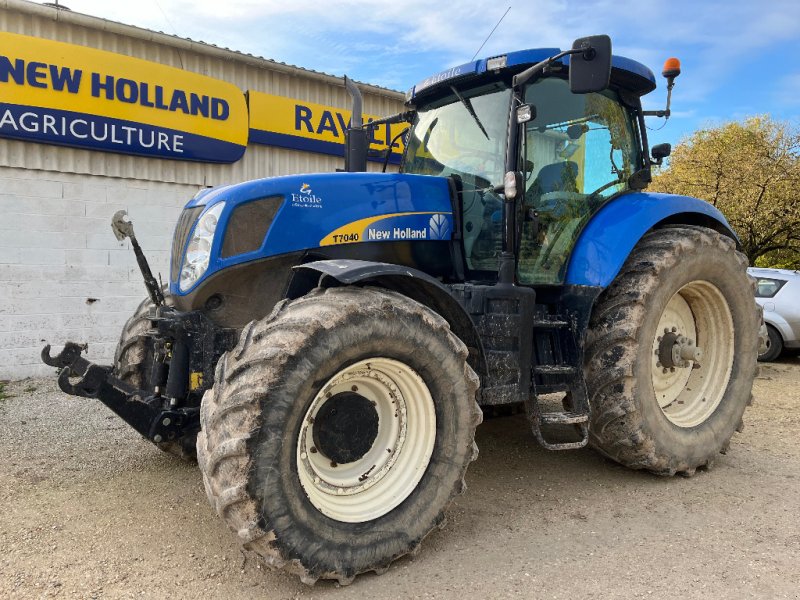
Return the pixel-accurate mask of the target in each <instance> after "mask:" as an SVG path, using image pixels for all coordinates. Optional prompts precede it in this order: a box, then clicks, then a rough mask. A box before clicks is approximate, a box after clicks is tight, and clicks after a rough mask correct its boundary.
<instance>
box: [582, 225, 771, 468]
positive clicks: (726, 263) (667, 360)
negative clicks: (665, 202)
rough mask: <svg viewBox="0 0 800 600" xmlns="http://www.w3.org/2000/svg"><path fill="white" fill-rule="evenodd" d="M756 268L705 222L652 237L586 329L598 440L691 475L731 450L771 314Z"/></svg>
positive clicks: (617, 454) (636, 460) (642, 461)
mask: <svg viewBox="0 0 800 600" xmlns="http://www.w3.org/2000/svg"><path fill="white" fill-rule="evenodd" d="M746 268H747V259H746V258H745V257H744V255H742V254H741V253H739V252H737V251H736V246H735V244H734V241H733V240H731V239H730V238H728V237H726V236H724V235H721V234H719V233H717V232H715V231H713V230H710V229H706V228H704V227H691V226H675V227H667V228H665V229H660V230H656V231H653V232H651V233H649V234H647V235H645V236H644V237H643V238H642V239H641V241H640V242H639V243H638V244H637V246H636V247H635V248H634V249H633V251H632V252H631V254H630V256H629V257H628V260H627V262H626V263H625V265H624V266H623V267H622V269H621V271H620V273H619V275H618V276H617V278H616V279H615V281H614V282H613V283H612V284H611V285H610V286H609V287H608V288H607V289H606V290H605V291H604V292H603V294H602V295H601V296H600V298H599V299H598V301H597V304H596V305H595V309H594V311H593V314H592V318H591V323H590V331H589V334H588V336H587V348H586V364H585V372H586V383H587V387H588V391H589V398H590V405H591V411H592V415H591V421H590V429H589V430H590V441H591V443H592V445H593V446H594V447H595V448H597V449H598V450H600V451H601V452H602V453H603V454H605V455H606V456H608V457H610V458H612V459H613V460H615V461H617V462H619V463H621V464H623V465H625V466H628V467H631V468H633V469H647V470H649V471H652V472H653V473H657V474H659V475H674V474H676V473H680V474H684V475H687V476H688V475H692V474H694V472H695V471H696V469H698V468H701V467H702V468H705V467H709V466H711V464H712V463H713V461H714V459H715V457H716V456H717V454H719V453H720V452H722V453H724V452H726V451H727V448H728V444H729V443H730V439H731V437H732V436H733V433H734V432H735V431H741V429H742V427H743V424H742V415H743V413H744V410H745V408H746V406H747V405H748V404H750V402H751V398H752V396H751V393H752V387H753V378H754V377H755V374H756V356H757V353H758V343H759V340H758V329H759V321H760V317H759V312H758V309H757V306H756V303H755V300H754V297H753V282H752V280H751V279H750V277H749V276H748V275H747V272H746ZM698 350H699V352H698Z"/></svg>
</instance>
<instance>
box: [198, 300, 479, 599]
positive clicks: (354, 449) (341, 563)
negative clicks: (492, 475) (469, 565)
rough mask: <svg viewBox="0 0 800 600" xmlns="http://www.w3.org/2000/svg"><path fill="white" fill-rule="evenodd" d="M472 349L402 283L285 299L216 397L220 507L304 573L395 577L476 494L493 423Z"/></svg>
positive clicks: (225, 373)
mask: <svg viewBox="0 0 800 600" xmlns="http://www.w3.org/2000/svg"><path fill="white" fill-rule="evenodd" d="M466 358H467V348H466V346H465V345H464V344H463V343H462V342H461V341H460V340H459V339H458V338H457V337H456V336H455V335H453V333H452V332H451V331H450V329H449V327H448V325H447V322H446V321H445V320H444V319H443V318H442V317H440V316H439V315H437V314H436V313H434V312H432V311H431V310H429V309H428V308H426V307H424V306H423V305H421V304H419V303H417V302H415V301H413V300H411V299H409V298H407V297H405V296H402V295H400V294H397V293H395V292H390V291H386V290H379V289H373V288H350V287H344V288H333V289H327V290H316V291H314V292H312V293H311V294H309V295H308V296H304V297H302V298H299V299H297V300H293V301H283V302H281V303H280V304H278V305H277V306H276V308H275V310H273V312H272V314H271V315H269V316H268V317H267V318H265V319H263V320H261V321H257V322H256V321H254V322H252V323H250V324H249V325H248V326H247V327H245V329H244V330H243V331H242V334H241V337H240V340H239V343H238V345H237V346H236V348H234V349H233V350H231V351H230V352H228V353H226V354H225V355H223V357H222V358H221V359H220V361H219V363H218V365H217V372H216V377H215V381H214V387H213V388H212V389H211V390H208V391H207V392H206V394H205V396H204V397H203V402H202V407H201V413H200V420H201V425H202V430H201V432H200V434H199V435H198V439H197V454H198V460H199V463H200V468H201V471H202V473H203V481H204V484H205V488H206V493H207V494H208V498H209V501H210V502H211V505H212V506H213V507H214V508H215V509H216V511H217V513H218V514H219V515H220V516H221V517H222V518H223V519H224V520H225V522H226V523H227V524H228V525H229V526H230V527H231V529H233V530H234V531H235V532H236V533H237V534H238V536H239V539H240V541H241V543H242V544H243V545H244V547H245V549H247V550H250V551H253V552H255V553H256V554H258V555H260V556H261V557H263V558H264V559H265V560H266V562H267V563H268V564H269V565H271V566H273V567H277V568H286V569H287V570H289V571H292V572H294V573H296V574H298V575H299V576H300V578H301V580H302V581H304V582H305V583H309V584H313V583H314V582H315V581H316V580H317V579H319V578H323V579H337V580H338V581H339V583H340V584H347V583H349V582H350V581H352V579H353V578H354V577H355V576H356V575H358V574H359V573H363V572H365V571H376V572H382V571H383V570H385V569H386V568H387V567H388V565H389V563H391V562H392V561H393V560H395V559H397V558H399V557H401V556H403V555H405V554H408V553H409V552H414V551H415V550H416V549H417V547H418V546H419V544H420V542H421V541H422V539H423V538H424V537H425V536H426V535H428V533H430V532H431V530H432V529H434V528H435V527H437V526H438V527H441V526H443V524H444V510H445V508H446V507H447V506H448V505H449V504H450V502H451V500H452V499H453V498H454V497H455V496H457V495H458V494H461V493H462V492H463V491H464V489H465V483H464V474H465V472H466V469H467V465H468V464H469V463H470V462H471V461H472V460H474V459H475V458H476V457H477V446H476V445H475V441H474V438H475V428H476V427H477V425H478V423H480V421H481V411H480V410H479V409H478V405H477V403H476V400H475V396H476V391H477V388H478V377H477V375H475V373H474V372H473V371H472V369H470V367H469V366H468V365H467V361H466Z"/></svg>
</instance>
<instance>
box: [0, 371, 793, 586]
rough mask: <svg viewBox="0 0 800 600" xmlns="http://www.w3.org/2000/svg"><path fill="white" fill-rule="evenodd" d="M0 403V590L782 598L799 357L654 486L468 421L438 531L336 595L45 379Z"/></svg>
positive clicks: (520, 431)
mask: <svg viewBox="0 0 800 600" xmlns="http://www.w3.org/2000/svg"><path fill="white" fill-rule="evenodd" d="M6 394H10V395H11V396H12V397H10V398H5V399H0V457H2V461H0V502H1V503H2V506H3V511H2V513H0V546H1V547H2V553H0V597H2V598H38V597H51V596H53V597H62V598H141V597H172V598H190V597H191V598H197V597H225V598H271V599H277V598H340V597H361V596H364V595H366V594H369V596H370V597H371V598H373V599H380V598H391V599H395V598H411V597H419V598H425V597H437V598H454V599H459V600H460V599H463V598H489V597H491V598H503V597H509V598H510V597H523V596H524V597H528V598H532V597H536V598H603V599H607V598H638V597H646V598H676V597H685V598H701V597H702V598H707V597H712V598H730V597H735V598H798V597H800V591H798V590H800V521H799V520H798V515H800V493H798V492H800V447H799V446H798V444H797V436H798V430H800V414H799V412H798V411H800V359H798V358H788V359H784V360H783V361H782V362H779V363H774V364H772V365H769V366H765V367H763V369H762V372H761V375H760V376H759V378H758V380H757V381H756V387H755V396H756V404H755V405H754V406H753V407H752V408H750V409H749V410H748V412H747V413H746V414H745V422H746V423H747V427H746V428H745V430H744V432H743V433H741V434H737V435H736V436H735V438H734V441H733V443H732V445H731V448H730V450H729V452H728V454H727V455H725V456H721V457H720V459H719V461H718V462H717V464H716V465H715V467H714V468H713V469H712V470H711V471H709V472H701V473H698V474H697V475H696V476H695V477H693V478H690V479H684V478H673V479H662V478H658V477H655V476H651V475H648V474H645V473H641V472H633V471H629V470H626V469H624V468H622V467H619V466H617V465H616V464H614V463H612V462H609V461H607V460H605V459H604V458H602V457H600V456H599V455H598V454H597V453H595V452H593V451H591V450H588V449H586V450H581V451H577V452H563V453H549V452H547V451H545V450H542V449H541V448H539V447H538V446H537V445H536V443H535V441H534V440H533V437H532V436H531V435H530V433H529V431H528V430H527V428H526V423H525V420H524V419H523V418H521V417H508V418H498V419H492V420H488V421H486V422H485V423H484V424H483V425H482V426H481V427H480V428H479V429H478V445H479V446H480V449H481V457H480V459H479V460H478V461H477V462H476V463H473V465H472V467H471V468H470V471H469V473H468V475H467V482H468V484H469V490H468V491H467V493H466V495H464V496H462V497H461V498H459V499H458V500H457V501H456V502H455V503H454V504H453V506H452V507H451V508H450V510H449V511H448V526H447V527H446V528H445V529H444V530H443V531H437V532H435V533H434V534H432V535H431V536H430V537H429V538H428V539H426V541H425V543H424V544H423V547H422V551H421V552H420V553H419V554H418V555H417V556H416V557H413V558H410V557H408V558H405V559H401V560H400V561H398V562H396V563H394V565H393V566H392V568H391V569H390V570H389V572H388V573H386V574H385V575H383V576H380V577H377V576H374V575H371V574H370V575H366V576H362V577H359V578H358V579H356V582H355V583H354V584H353V585H351V586H349V587H347V588H339V587H338V585H336V584H334V583H331V582H320V583H318V584H317V585H316V586H315V587H313V588H309V587H306V586H304V585H303V584H301V583H299V581H297V579H296V578H295V577H293V576H288V575H284V574H283V573H276V572H271V571H268V570H266V569H264V568H261V567H260V566H259V564H258V563H257V562H255V561H254V560H252V559H250V560H248V559H245V558H244V557H243V555H242V554H241V553H240V552H239V549H238V546H237V543H236V541H235V539H234V536H233V535H232V534H231V533H230V532H229V531H228V530H227V529H226V527H225V526H224V525H223V523H222V522H221V520H219V519H218V518H217V517H216V516H215V515H214V514H213V513H212V511H211V509H210V507H209V506H208V505H207V503H206V498H205V493H204V492H203V486H202V482H201V478H200V474H199V472H198V470H197V467H196V466H195V465H193V464H187V463H183V462H180V461H179V460H177V459H173V458H171V457H169V456H166V455H163V454H162V453H160V452H159V451H158V450H156V449H155V448H154V447H152V446H151V445H150V444H149V443H147V442H145V441H143V440H142V439H141V438H140V437H139V436H138V435H137V434H136V433H135V432H133V430H131V429H129V428H128V427H127V426H126V425H125V424H124V423H123V422H122V421H120V420H119V419H118V418H116V417H115V416H114V415H113V414H112V413H111V412H110V411H108V410H107V409H105V408H104V407H103V406H102V405H100V404H99V403H97V402H93V401H90V400H84V399H79V398H72V397H68V396H65V395H63V394H61V393H60V392H59V391H58V390H57V388H56V386H55V384H54V381H53V380H47V381H45V380H26V381H21V382H16V383H12V384H9V385H7V386H6Z"/></svg>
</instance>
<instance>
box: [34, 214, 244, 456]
mask: <svg viewBox="0 0 800 600" xmlns="http://www.w3.org/2000/svg"><path fill="white" fill-rule="evenodd" d="M124 216H125V213H124V211H119V212H118V213H117V214H115V215H114V218H113V219H112V229H113V230H114V233H115V235H116V236H117V239H120V240H121V239H124V238H126V237H129V238H130V239H131V242H132V245H133V249H134V252H135V254H136V260H137V263H138V264H139V267H140V269H141V271H142V276H143V278H144V281H145V287H146V288H147V291H148V294H149V295H150V298H151V300H152V301H153V304H154V306H152V307H151V308H150V313H149V315H148V318H149V320H150V323H151V325H152V328H151V329H150V330H149V331H148V332H147V334H146V340H145V343H146V344H147V347H148V350H149V352H148V354H149V356H151V359H150V360H149V361H148V362H149V364H146V365H143V366H144V368H145V369H146V371H145V373H144V377H143V378H142V385H143V386H144V387H145V389H138V388H136V387H135V386H133V385H131V384H130V383H127V382H125V381H123V380H122V379H120V378H119V377H117V376H116V375H115V374H114V367H113V366H103V365H97V364H94V363H92V362H90V361H88V360H86V359H85V358H83V357H82V356H81V354H82V352H84V351H85V350H86V348H87V346H86V345H85V344H77V343H75V342H67V343H66V345H65V346H64V349H63V350H62V351H61V352H60V353H59V354H58V355H56V356H51V355H50V345H49V344H48V345H47V346H45V347H44V348H43V349H42V361H43V362H44V363H45V364H47V365H50V366H51V367H57V368H59V369H60V373H59V376H58V385H59V387H60V388H61V390H62V391H64V392H66V393H67V394H71V395H73V396H82V397H84V398H97V399H98V400H100V401H101V402H102V403H103V404H105V405H106V406H108V407H109V408H110V409H111V410H112V411H114V412H115V413H116V414H117V415H118V416H119V417H121V418H122V419H123V420H124V421H125V422H126V423H128V424H129V425H130V426H131V427H133V428H134V429H135V430H136V431H138V432H139V433H140V434H141V435H143V436H144V437H145V438H147V439H149V440H151V441H152V442H155V443H156V444H160V443H162V442H169V441H174V440H179V439H181V438H183V437H185V436H189V435H194V434H196V433H197V432H198V431H199V430H200V399H201V397H202V395H203V392H204V391H205V390H206V389H208V388H209V387H211V385H212V384H213V382H214V366H215V365H216V363H217V360H218V359H219V357H220V356H221V355H222V354H223V353H224V352H226V351H227V350H228V349H229V348H231V347H233V345H234V344H235V342H236V332H235V331H234V330H231V329H221V328H219V327H216V326H215V325H214V324H213V323H212V322H211V321H209V320H208V318H206V317H205V316H204V315H203V314H202V313H200V312H197V311H194V312H180V311H177V310H175V309H174V308H172V307H170V306H166V305H165V302H164V295H163V293H162V291H161V288H160V287H159V286H158V284H157V282H156V280H155V278H154V277H153V275H152V273H151V271H150V267H149V265H148V264H147V260H146V259H145V257H144V253H143V252H142V250H141V248H140V247H139V244H138V243H137V242H136V238H135V237H134V234H133V225H132V224H131V223H130V222H128V221H124V219H123V217H124ZM76 378H77V380H75V379H76Z"/></svg>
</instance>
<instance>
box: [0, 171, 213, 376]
mask: <svg viewBox="0 0 800 600" xmlns="http://www.w3.org/2000/svg"><path fill="white" fill-rule="evenodd" d="M197 190H198V187H197V186H192V185H182V184H174V183H157V182H151V181H143V180H127V179H121V178H111V177H98V176H87V175H75V174H63V173H55V172H45V171H33V170H26V169H14V168H0V379H9V378H11V379H14V378H21V377H28V376H35V375H45V374H52V373H53V369H52V368H51V367H47V366H46V365H44V364H42V363H41V360H40V358H39V353H40V351H41V349H42V346H44V344H47V343H51V344H53V348H54V351H57V350H60V347H61V346H60V345H61V344H62V343H63V342H64V341H66V340H73V341H77V342H88V344H89V352H88V357H89V358H91V359H92V360H95V361H98V362H108V361H110V360H111V358H112V357H113V354H114V348H115V347H116V343H117V340H118V338H119V333H120V331H121V330H122V325H123V324H124V323H125V320H126V319H127V318H128V317H129V316H130V315H131V314H132V312H133V310H134V309H135V308H136V306H137V305H138V304H139V302H140V301H141V300H142V299H143V298H144V297H145V296H146V290H145V287H144V284H143V283H142V277H141V274H140V273H139V269H138V267H137V265H136V260H135V257H134V254H133V252H132V250H131V249H130V243H129V242H128V241H127V240H126V241H125V242H121V243H120V242H118V241H117V240H116V238H115V237H114V235H113V233H112V232H111V227H110V223H111V216H112V215H113V214H114V213H115V212H116V211H117V210H120V209H125V210H127V211H128V214H129V215H130V217H131V219H132V220H133V222H134V225H135V228H136V233H137V239H138V240H139V243H140V244H141V245H142V247H143V248H144V250H145V252H146V254H147V257H148V259H149V260H150V263H151V268H152V270H153V272H154V273H156V274H158V273H161V275H162V277H163V278H164V280H165V281H166V280H167V279H168V276H169V249H170V244H171V241H172V231H173V228H174V227H175V221H176V219H177V216H178V213H179V212H180V210H181V208H182V207H183V205H184V204H185V203H186V201H187V200H188V199H189V198H191V197H192V196H193V195H194V194H195V193H196V192H197Z"/></svg>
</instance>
